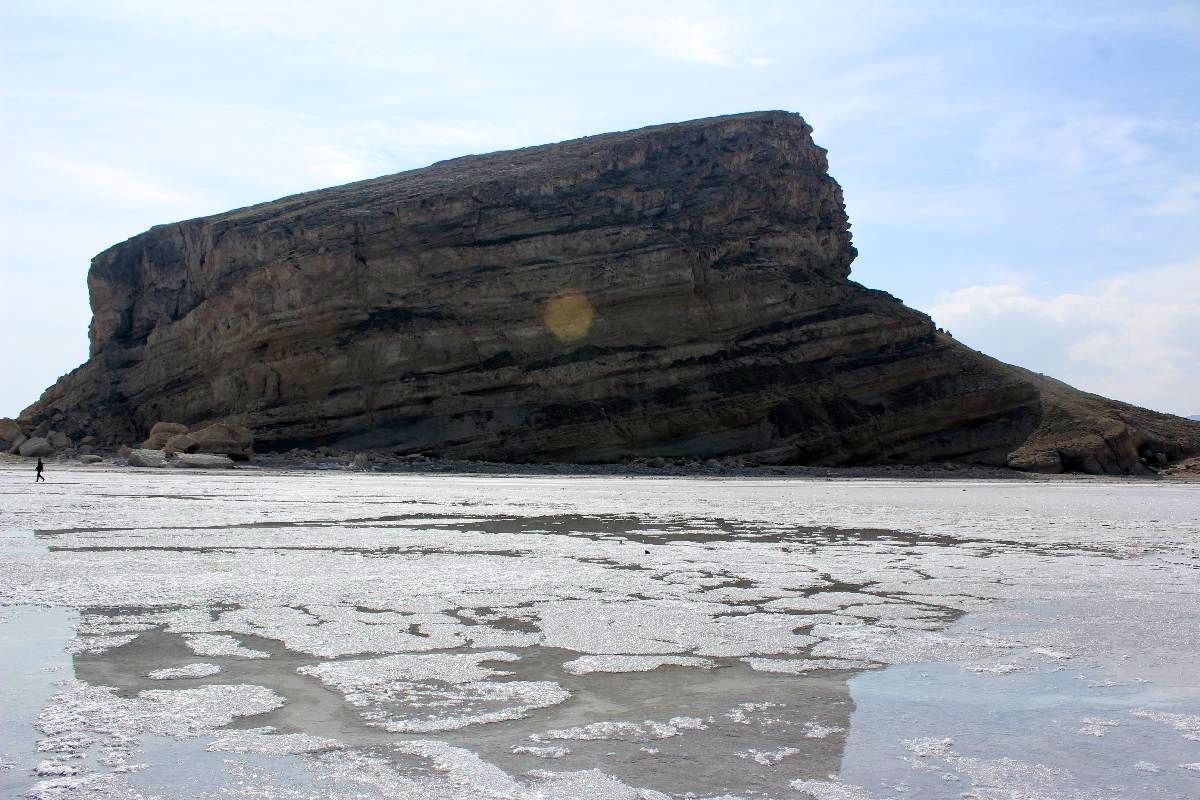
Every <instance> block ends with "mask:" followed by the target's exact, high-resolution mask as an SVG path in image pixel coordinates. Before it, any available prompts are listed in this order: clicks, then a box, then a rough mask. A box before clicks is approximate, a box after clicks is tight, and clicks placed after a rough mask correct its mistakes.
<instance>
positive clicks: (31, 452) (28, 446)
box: [20, 436, 54, 458]
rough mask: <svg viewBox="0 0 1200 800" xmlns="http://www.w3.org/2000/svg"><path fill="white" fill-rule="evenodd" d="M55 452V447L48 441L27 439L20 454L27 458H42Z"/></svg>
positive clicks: (36, 438) (37, 438) (38, 438)
mask: <svg viewBox="0 0 1200 800" xmlns="http://www.w3.org/2000/svg"><path fill="white" fill-rule="evenodd" d="M53 452H54V445H52V444H50V442H49V441H47V440H46V439H43V438H41V437H40V436H39V437H35V438H33V439H27V440H25V442H23V443H22V444H21V449H20V453H21V455H23V456H25V457H26V458H35V457H36V458H41V457H42V456H48V455H50V454H51V453H53Z"/></svg>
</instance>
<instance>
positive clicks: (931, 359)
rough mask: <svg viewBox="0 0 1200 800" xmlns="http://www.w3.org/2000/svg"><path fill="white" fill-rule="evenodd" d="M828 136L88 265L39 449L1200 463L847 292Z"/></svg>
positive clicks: (110, 254)
mask: <svg viewBox="0 0 1200 800" xmlns="http://www.w3.org/2000/svg"><path fill="white" fill-rule="evenodd" d="M810 130H811V129H810V128H809V127H808V125H806V124H805V123H804V121H803V120H802V119H801V118H800V117H798V116H796V115H794V114H788V113H783V112H759V113H751V114H740V115H734V116H728V117H717V118H712V119H704V120H696V121H692V122H685V123H679V124H674V125H663V126H658V127H653V128H645V129H642V130H636V131H630V132H626V133H616V134H607V135H603V136H593V137H589V138H585V139H579V140H575V141H570V142H564V143H561V144H555V145H546V146H543V147H533V148H527V149H524V150H516V151H511V152H503V153H494V154H491V155H484V156H469V157H465V158H459V159H455V160H452V161H446V162H441V163H438V164H434V165H433V166H431V167H427V168H425V169H419V170H413V171H410V172H403V173H399V174H397V175H392V176H388V177H384V178H378V179H375V180H368V181H362V182H359V183H353V184H349V185H346V186H340V187H336V188H332V189H325V190H321V191H316V192H310V193H307V194H301V195H296V196H293V197H287V198H284V199H281V200H277V201H274V202H270V203H264V204H262V205H258V206H253V207H250V208H244V209H239V210H236V211H231V212H229V213H225V214H219V215H216V216H212V217H205V218H202V219H195V220H189V221H186V222H180V223H175V224H171V225H162V226H158V227H155V228H152V229H151V230H149V231H147V232H146V233H143V234H141V235H139V236H135V237H134V238H132V239H130V240H128V241H126V242H123V243H121V244H118V245H116V246H115V247H112V248H110V249H109V250H107V251H105V252H103V253H101V254H100V255H98V256H97V257H96V258H95V259H94V260H93V262H92V267H91V271H90V273H89V276H88V286H89V289H90V291H91V301H92V310H93V314H94V317H93V320H92V324H91V329H90V336H91V357H90V358H89V360H88V362H87V363H85V364H84V365H83V366H81V367H80V368H78V369H77V370H75V371H74V372H72V373H71V374H69V375H67V376H65V377H64V378H62V379H61V380H60V381H59V382H58V383H57V384H56V385H55V386H54V387H52V388H50V389H49V390H47V391H46V393H45V394H44V395H43V397H42V398H41V400H40V401H38V403H36V404H35V405H34V406H32V407H31V408H30V409H28V410H27V411H26V412H25V414H24V415H23V416H22V422H23V424H25V426H26V427H27V428H28V427H32V426H34V425H37V424H41V423H48V422H49V423H52V424H53V425H54V427H55V428H56V429H59V430H65V431H67V432H68V433H70V434H72V435H77V434H80V433H82V432H84V431H86V432H89V433H95V434H98V435H100V436H101V437H103V438H105V439H106V440H109V441H112V442H125V441H137V440H139V439H140V438H142V437H144V436H145V434H146V432H147V431H148V430H149V429H150V427H151V425H152V424H153V423H155V422H156V421H158V420H164V419H168V420H177V421H179V422H181V423H184V424H186V425H188V426H189V427H190V428H192V429H195V428H196V427H198V426H202V425H204V424H207V423H211V422H214V421H223V422H229V423H234V424H239V425H245V426H246V427H248V428H249V429H251V430H252V431H253V433H254V436H255V439H256V442H257V446H258V448H259V449H262V450H272V449H274V450H279V449H287V448H291V447H295V446H314V445H324V446H331V447H337V448H343V449H356V450H369V449H388V450H395V451H399V452H418V451H427V452H430V451H432V452H437V453H440V454H443V455H446V456H452V457H472V458H485V459H492V460H532V459H539V460H559V461H584V462H586V461H611V460H619V459H622V458H626V457H630V456H667V457H670V456H703V457H712V456H726V455H738V456H741V457H744V458H745V459H746V460H748V461H751V462H761V463H816V464H831V465H836V464H853V463H869V462H885V461H901V462H922V461H928V460H934V459H956V460H962V461H974V462H982V463H998V464H1003V463H1007V461H1008V459H1009V458H1010V455H1012V456H1013V458H1014V459H1015V462H1014V463H1015V464H1016V465H1017V466H1022V467H1026V468H1033V469H1046V470H1052V469H1055V468H1056V466H1055V462H1054V459H1053V458H1052V457H1051V454H1052V453H1053V454H1057V452H1058V451H1057V449H1056V445H1055V444H1054V442H1053V441H1051V440H1052V439H1053V438H1054V437H1058V438H1059V439H1060V440H1061V439H1063V437H1064V436H1067V438H1069V437H1070V435H1073V434H1072V433H1071V432H1074V433H1077V434H1079V437H1078V438H1079V439H1080V441H1085V440H1088V437H1089V436H1090V435H1091V434H1093V433H1094V434H1096V435H1098V436H1099V441H1100V442H1101V444H1099V445H1096V442H1095V441H1093V442H1092V444H1093V445H1094V446H1095V448H1098V450H1097V452H1096V453H1094V454H1093V455H1095V459H1096V460H1095V463H1092V462H1091V461H1088V460H1087V456H1086V455H1085V456H1082V457H1080V458H1082V459H1083V460H1080V459H1078V458H1076V457H1075V456H1070V457H1068V458H1064V457H1061V456H1060V457H1059V459H1058V462H1057V468H1058V469H1072V468H1089V469H1094V470H1096V471H1118V472H1119V471H1130V470H1133V471H1136V470H1137V469H1140V468H1142V466H1143V463H1142V462H1141V461H1138V460H1137V459H1139V458H1140V459H1142V460H1143V461H1145V462H1146V463H1147V464H1148V463H1149V461H1146V458H1147V455H1145V454H1142V453H1139V452H1138V448H1139V447H1141V448H1142V450H1143V451H1144V453H1146V454H1149V455H1150V458H1154V457H1155V456H1154V455H1153V454H1154V453H1157V452H1163V453H1164V454H1167V455H1169V454H1171V453H1184V452H1195V451H1197V450H1200V426H1197V425H1194V424H1192V423H1187V422H1186V421H1183V420H1178V418H1172V417H1164V416H1162V415H1153V414H1151V413H1150V412H1144V411H1140V410H1138V412H1137V415H1134V416H1136V419H1133V418H1130V419H1129V420H1126V422H1124V423H1122V424H1127V425H1128V426H1130V427H1131V429H1133V430H1134V431H1135V432H1136V433H1135V434H1131V439H1130V441H1134V440H1138V444H1137V445H1135V446H1134V450H1133V452H1134V454H1135V455H1134V459H1135V460H1134V462H1133V464H1132V465H1130V464H1128V463H1127V461H1128V459H1127V458H1125V456H1127V455H1128V453H1127V452H1124V451H1123V455H1122V456H1121V457H1120V458H1118V457H1116V456H1109V455H1105V452H1106V451H1107V449H1108V445H1107V444H1106V442H1107V441H1108V439H1107V438H1106V436H1108V435H1109V434H1113V435H1116V427H1115V426H1116V424H1117V423H1116V422H1113V424H1112V425H1110V424H1109V422H1111V420H1109V421H1105V422H1103V423H1102V424H1101V423H1096V421H1095V419H1092V418H1091V417H1088V416H1087V414H1085V415H1084V417H1086V418H1080V417H1078V416H1077V417H1071V416H1070V414H1067V415H1066V417H1063V418H1062V419H1060V417H1061V416H1062V415H1059V414H1058V412H1057V411H1056V410H1055V409H1059V408H1060V407H1063V403H1062V401H1061V398H1060V394H1061V393H1060V392H1059V390H1058V389H1054V390H1053V391H1051V390H1049V389H1047V388H1046V385H1044V384H1043V383H1042V382H1039V380H1037V379H1035V377H1036V376H1030V375H1028V374H1025V373H1022V372H1019V371H1017V370H1014V369H1012V368H1010V367H1008V366H1006V365H1003V364H1000V363H998V362H996V361H993V360H991V359H989V358H986V357H984V356H982V355H980V354H978V353H975V352H974V351H971V350H969V349H967V348H966V347H963V346H962V345H960V344H959V343H957V342H955V341H954V340H953V339H951V338H949V337H948V336H945V335H942V334H940V333H938V332H937V330H936V329H935V327H934V325H933V323H932V322H931V321H930V319H929V318H928V317H927V316H925V315H924V314H921V313H919V312H917V311H914V310H912V309H909V308H906V307H905V306H904V305H902V304H901V303H900V302H899V301H898V300H896V299H895V298H893V297H891V296H889V295H888V294H886V293H884V292H880V291H873V290H870V289H867V288H864V287H862V286H860V285H858V284H856V283H854V282H852V281H850V280H848V275H849V272H850V264H851V262H852V260H853V259H854V256H855V250H854V248H853V247H852V245H851V241H850V232H849V223H848V220H847V218H846V214H845V210H844V206H843V203H842V194H841V189H840V187H839V186H838V184H837V183H836V182H835V181H834V180H833V179H832V178H831V177H830V176H829V175H828V174H827V165H826V158H825V151H824V150H823V149H822V148H820V147H818V146H816V145H815V144H814V143H813V141H812V139H811V137H810ZM1062 391H1064V392H1066V393H1067V395H1070V393H1071V392H1073V391H1074V390H1070V389H1069V387H1068V388H1066V389H1064V390H1062ZM1076 394H1078V393H1076ZM1098 402H1100V403H1101V405H1103V404H1104V403H1105V402H1107V401H1103V400H1100V401H1098ZM1104 408H1106V409H1109V408H1112V406H1105V407H1104ZM1090 413H1091V412H1088V414H1090ZM1104 413H1105V415H1107V413H1108V412H1107V411H1105V412H1104ZM1127 416H1128V415H1127ZM1068 418H1069V419H1068ZM1063 419H1065V420H1066V421H1063ZM1105 419H1106V420H1108V417H1107V416H1105ZM1060 423H1061V424H1060ZM1097 424H1098V425H1099V428H1097V427H1096V426H1097ZM1147 425H1149V426H1150V428H1151V429H1152V430H1149V429H1148V430H1143V428H1145V427H1146V426H1147ZM1047 426H1049V429H1047ZM1063 426H1065V427H1063ZM1093 429H1095V430H1093ZM1110 429H1111V430H1110ZM1064 431H1066V433H1064ZM1044 433H1045V434H1046V435H1043V434H1044ZM1039 437H1040V438H1039ZM1072 446H1074V445H1072ZM1156 447H1157V448H1158V449H1157V450H1153V448H1156ZM1147 448H1151V449H1149V450H1148V449H1147ZM1085 449H1086V447H1085ZM1072 459H1074V460H1072Z"/></svg>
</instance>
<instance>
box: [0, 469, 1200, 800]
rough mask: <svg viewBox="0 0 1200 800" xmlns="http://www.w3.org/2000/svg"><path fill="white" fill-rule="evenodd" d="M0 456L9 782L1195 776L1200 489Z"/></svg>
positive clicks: (1048, 784)
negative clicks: (261, 466)
mask: <svg viewBox="0 0 1200 800" xmlns="http://www.w3.org/2000/svg"><path fill="white" fill-rule="evenodd" d="M52 472H53V474H51V476H50V482H48V483H46V484H40V485H36V486H35V485H33V483H32V482H31V479H30V478H29V475H27V474H26V472H25V471H20V472H18V471H16V470H15V469H13V468H10V467H3V468H0V659H2V663H0V668H2V669H3V674H4V676H5V678H4V682H3V686H2V688H0V692H2V696H0V703H2V705H0V709H2V710H0V791H2V792H3V793H4V794H5V795H6V796H11V797H22V796H28V797H34V798H152V797H153V798H158V797H161V798H258V797H278V798H290V799H294V800H300V799H301V798H346V799H347V800H349V798H414V799H415V798H521V799H522V800H526V799H528V800H533V798H545V799H546V800H555V799H557V798H562V799H563V800H566V799H567V798H572V799H573V798H595V799H596V800H610V799H612V800H615V799H617V798H631V799H632V798H643V799H649V798H663V797H672V798H674V797H680V798H682V797H696V798H706V797H707V798H763V797H769V798H796V799H797V800H801V799H803V798H816V800H882V799H883V798H976V799H977V800H1000V799H1001V798H1004V800H1036V799H1039V798H1043V799H1044V800H1050V799H1051V798H1054V800H1062V799H1066V800H1081V799H1082V798H1131V799H1134V798H1139V799H1140V798H1179V799H1182V798H1195V797H1200V675H1198V669H1197V666H1196V663H1197V661H1198V660H1200V659H1198V656H1200V652H1198V651H1200V645H1198V644H1197V642H1198V641H1200V637H1198V634H1200V613H1198V612H1200V485H1195V484H1191V485H1189V484H1165V483H1148V482H1128V483H1122V482H1112V481H1105V482H1081V481H1047V482H1040V481H1030V480H1023V481H973V480H961V479H960V480H944V481H938V480H877V479H873V480H842V479H834V480H821V479H796V478H779V479H769V480H756V479H703V478H682V477H663V478H631V477H615V476H612V477H579V476H561V477H544V476H543V477H537V476H510V477H506V476H496V475H488V476H471V475H398V474H393V475H372V474H363V473H350V472H326V473H312V472H308V473H286V472H255V471H235V472H229V473H222V474H215V473H214V474H204V473H179V472H166V471H136V470H117V469H107V468H105V469H94V468H92V469H89V468H74V469H72V468H58V469H55V470H53V471H52Z"/></svg>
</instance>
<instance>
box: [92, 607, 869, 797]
mask: <svg viewBox="0 0 1200 800" xmlns="http://www.w3.org/2000/svg"><path fill="white" fill-rule="evenodd" d="M247 644H249V645H250V646H252V647H254V648H256V649H257V648H266V649H269V650H270V652H271V658H270V659H246V658H226V657H211V656H205V657H203V658H201V657H199V656H196V655H195V654H194V653H193V652H191V651H190V650H189V649H188V648H187V647H186V646H185V645H184V644H183V640H182V638H181V637H179V636H177V635H174V634H168V633H163V632H161V631H158V630H155V631H149V632H146V633H143V634H141V636H139V637H138V639H135V640H134V641H133V642H130V643H129V644H126V645H123V646H121V647H118V648H115V649H113V650H110V651H107V652H103V653H80V654H76V655H75V656H74V667H75V675H76V677H77V678H78V679H79V680H82V681H85V682H87V683H89V684H93V685H96V686H112V687H115V688H117V690H118V693H119V694H120V695H121V696H126V697H128V696H133V695H135V694H137V693H138V692H141V691H145V690H163V689H167V690H170V689H181V688H193V687H198V686H208V685H214V684H249V685H255V686H262V687H266V688H267V689H269V690H271V691H272V692H274V693H275V694H277V695H280V696H282V697H284V698H285V699H286V700H287V702H286V704H285V705H283V706H282V707H280V708H278V709H276V710H274V711H270V712H268V713H265V714H259V715H257V716H252V717H247V718H245V719H243V720H239V721H238V722H236V723H235V724H234V726H233V727H235V728H248V727H249V728H259V727H261V726H268V725H269V726H273V727H275V728H276V729H277V730H278V731H279V732H281V733H293V732H294V733H303V734H307V735H309V736H314V737H319V738H322V739H336V740H337V741H339V742H341V743H342V744H344V745H348V746H350V747H359V748H362V747H370V748H379V746H381V745H386V744H389V743H398V742H404V741H407V740H409V739H411V738H412V735H404V734H396V733H390V732H388V731H386V730H383V729H381V728H380V727H378V726H376V725H373V724H371V723H370V721H369V720H370V712H371V711H372V709H371V708H370V707H362V706H361V705H359V706H355V705H352V704H348V703H346V702H343V699H342V697H341V696H340V695H339V694H338V693H337V692H334V691H329V690H327V689H325V688H322V686H321V685H320V683H319V682H318V681H317V680H315V679H313V678H310V677H305V676H304V675H302V674H299V673H298V672H297V667H298V666H299V667H304V666H312V665H315V664H318V663H322V662H318V661H317V660H316V659H312V658H311V657H307V656H304V655H302V654H297V653H292V652H290V651H287V650H285V649H283V648H281V647H279V646H278V645H277V644H275V643H272V642H269V641H266V640H256V639H250V640H249V641H248V642H247ZM515 652H516V653H518V654H519V660H517V661H512V662H505V663H504V665H503V666H504V668H505V669H508V670H512V672H513V673H514V675H513V677H512V678H510V679H501V681H502V682H501V683H500V684H499V685H503V682H504V681H507V680H518V681H538V682H540V681H553V682H557V683H558V684H559V685H561V686H562V687H563V688H564V689H566V690H567V691H568V692H570V693H571V700H570V701H568V702H566V703H562V704H559V705H554V706H551V707H549V708H542V709H536V710H534V711H532V712H531V713H530V714H529V716H527V717H525V718H522V719H513V720H510V721H501V722H492V723H487V724H473V725H468V726H466V727H464V728H461V729H458V730H447V731H438V732H426V733H422V734H419V736H420V738H426V739H437V740H443V741H446V742H449V743H450V744H453V745H455V746H457V747H462V748H465V749H467V750H470V751H472V752H475V753H478V754H479V755H480V756H481V757H482V758H483V760H484V761H486V762H488V763H491V764H495V765H496V766H498V767H500V768H501V769H503V770H505V771H506V772H507V773H509V774H510V775H521V774H524V773H526V772H528V771H529V770H536V769H552V770H554V771H556V772H564V771H572V770H583V769H597V770H600V771H601V772H603V773H605V774H608V775H612V776H614V777H616V778H618V779H620V780H622V781H623V782H625V783H627V784H629V785H631V786H637V787H645V788H650V789H655V790H658V791H661V792H669V793H676V794H683V793H685V792H703V793H711V794H714V795H715V794H718V793H723V792H724V791H726V790H728V791H733V792H734V793H736V794H742V793H746V792H759V793H766V794H768V795H778V794H780V793H782V792H783V790H784V789H786V787H787V784H788V781H790V780H794V779H795V778H797V777H816V778H820V777H825V776H827V775H829V774H836V773H837V772H838V771H839V769H840V767H841V757H842V751H843V749H844V746H845V740H846V736H847V732H848V730H849V727H850V716H851V714H852V713H853V711H854V704H853V701H852V700H851V698H850V693H849V689H848V685H847V681H848V679H849V677H850V676H851V675H852V674H853V673H851V672H826V673H815V674H810V675H772V674H767V673H762V672H755V671H753V670H751V669H749V668H748V667H747V666H746V665H745V664H742V663H740V662H738V661H736V660H729V661H727V662H726V663H725V664H724V665H723V666H722V667H719V668H716V669H699V668H680V667H666V668H660V669H658V670H655V671H652V672H641V673H592V674H587V675H571V674H569V673H567V672H564V671H563V670H562V669H561V663H562V662H563V661H565V660H569V659H571V658H574V657H576V656H577V655H578V654H577V653H573V652H569V651H562V650H554V649H543V648H531V649H521V650H517V651H515ZM415 657H416V658H420V656H415ZM433 658H434V659H436V658H437V656H433ZM200 661H203V662H205V663H212V664H218V665H219V666H220V667H221V672H220V673H217V674H214V675H209V676H205V677H199V678H182V679H174V680H154V679H151V678H149V677H147V674H148V673H150V672H152V671H154V670H158V669H163V668H169V667H179V666H181V665H183V664H186V663H195V662H200ZM323 663H341V664H344V663H345V662H323ZM426 683H427V684H428V685H427V686H425V687H424V688H423V687H422V685H419V684H417V685H414V686H413V687H411V688H413V690H414V694H413V697H414V698H415V699H418V700H428V699H430V698H431V697H433V695H431V694H429V691H436V693H437V698H438V703H441V704H443V705H445V706H446V707H445V708H436V707H429V706H422V705H420V704H419V705H418V706H416V707H414V708H413V709H412V710H411V713H413V714H432V715H433V716H434V717H437V716H438V715H439V714H441V715H443V716H452V715H454V714H457V713H459V711H460V709H459V708H458V707H457V705H456V703H455V701H454V685H453V684H450V683H447V684H444V685H442V684H440V683H439V682H438V681H432V680H431V681H427V682H426ZM402 695H403V693H395V695H394V696H393V697H391V698H390V699H388V700H381V701H380V703H381V708H386V709H387V710H388V712H389V713H395V711H396V709H397V708H398V706H397V703H396V697H399V696H402ZM464 697H466V699H467V701H468V702H469V701H470V700H471V697H470V692H467V693H465V694H464ZM434 705H435V706H436V705H437V703H435V704H434ZM364 713H365V716H364ZM597 723H599V724H597ZM606 723H613V724H606ZM414 735H417V734H414ZM514 747H516V748H518V752H516V753H514V752H513V748H514ZM521 748H529V749H525V750H522V749H521ZM559 748H562V749H565V750H566V751H568V752H566V753H565V754H563V755H561V756H559V757H556V758H553V760H547V759H546V758H545V757H542V756H539V755H538V753H542V754H543V755H544V754H545V752H546V751H554V750H558V749H559ZM374 752H376V753H384V752H386V751H383V750H379V749H376V750H375V751H374ZM399 766H401V767H402V768H403V767H404V765H399ZM409 766H410V767H411V766H412V765H409Z"/></svg>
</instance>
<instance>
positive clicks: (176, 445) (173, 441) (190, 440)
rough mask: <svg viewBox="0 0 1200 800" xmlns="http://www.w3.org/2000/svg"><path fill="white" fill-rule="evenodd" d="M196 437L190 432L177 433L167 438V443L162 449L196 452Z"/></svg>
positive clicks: (177, 451)
mask: <svg viewBox="0 0 1200 800" xmlns="http://www.w3.org/2000/svg"><path fill="white" fill-rule="evenodd" d="M196 444H197V442H196V437H195V436H192V435H191V434H190V433H178V434H176V435H174V436H172V437H171V438H170V439H167V443H166V444H165V445H164V446H163V449H164V450H166V451H167V452H168V453H194V452H196Z"/></svg>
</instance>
